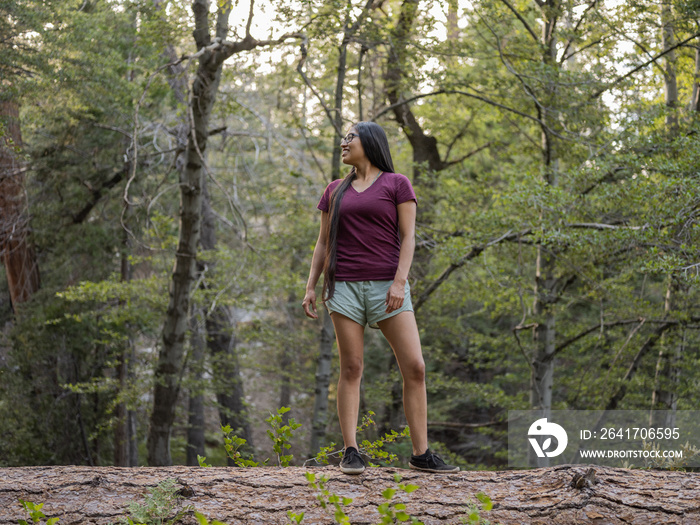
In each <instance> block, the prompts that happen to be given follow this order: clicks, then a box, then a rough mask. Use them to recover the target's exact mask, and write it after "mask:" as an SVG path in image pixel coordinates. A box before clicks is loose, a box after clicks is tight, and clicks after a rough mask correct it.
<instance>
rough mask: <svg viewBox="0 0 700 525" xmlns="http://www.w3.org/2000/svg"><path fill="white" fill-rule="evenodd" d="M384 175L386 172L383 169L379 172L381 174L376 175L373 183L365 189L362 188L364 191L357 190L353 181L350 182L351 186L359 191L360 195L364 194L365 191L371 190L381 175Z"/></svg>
mask: <svg viewBox="0 0 700 525" xmlns="http://www.w3.org/2000/svg"><path fill="white" fill-rule="evenodd" d="M383 175H384V172H383V171H380V172H379V175H377V176H376V177H375V179H374V180H373V181H372V183H371V184H370V185H369V186H367V187H366V188H365V189H364V190H362V191H357V190H356V189H355V186H353V185H352V183H350V187H351V188H352V190H353V191H354V192H355V193H357V194H358V195H362V194H363V193H366V192H367V190H369V189H370V188H371V187H372V186H374V184H375V183H376V182H377V181H378V180H379V178H380V177H381V176H383Z"/></svg>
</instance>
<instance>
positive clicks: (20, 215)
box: [0, 100, 40, 312]
mask: <svg viewBox="0 0 700 525" xmlns="http://www.w3.org/2000/svg"><path fill="white" fill-rule="evenodd" d="M0 122H1V124H2V126H3V127H4V128H5V138H4V139H1V140H0V214H1V215H0V258H1V259H2V264H3V265H4V266H5V273H6V276H7V286H8V289H9V291H10V300H11V302H12V308H13V310H14V311H15V312H16V311H17V306H18V305H19V304H20V303H23V302H25V301H27V300H29V298H30V297H31V296H32V294H34V292H36V291H37V290H38V289H39V286H40V280H39V266H38V263H37V260H36V256H35V254H34V250H33V249H32V247H31V245H30V243H29V216H28V214H27V211H26V210H27V203H26V198H25V193H24V174H23V171H22V162H21V160H20V155H19V154H18V153H17V151H16V150H18V149H19V148H20V147H21V146H22V136H21V132H20V122H19V107H18V105H17V104H16V103H15V102H14V101H12V100H3V101H0Z"/></svg>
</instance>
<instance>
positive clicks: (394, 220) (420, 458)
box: [302, 122, 459, 474]
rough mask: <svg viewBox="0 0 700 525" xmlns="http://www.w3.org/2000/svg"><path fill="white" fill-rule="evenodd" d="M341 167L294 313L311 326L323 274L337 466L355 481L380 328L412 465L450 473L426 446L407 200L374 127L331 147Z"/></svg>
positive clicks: (405, 185)
mask: <svg viewBox="0 0 700 525" xmlns="http://www.w3.org/2000/svg"><path fill="white" fill-rule="evenodd" d="M340 147H341V148H342V150H343V151H342V160H343V163H345V164H349V165H351V166H352V169H351V170H350V173H349V174H348V175H347V176H346V177H345V178H344V179H342V180H335V181H333V182H331V183H330V184H329V185H328V187H327V188H326V191H325V192H324V193H323V196H322V197H321V201H320V202H319V204H318V208H319V209H320V210H321V212H322V215H321V230H320V232H319V236H318V241H317V243H316V248H315V249H314V254H313V258H312V261H311V271H310V272H309V280H308V282H307V284H306V296H305V297H304V301H303V303H302V306H303V308H304V311H305V313H306V315H307V316H308V317H311V318H312V319H317V318H318V314H317V311H316V291H315V290H316V284H317V283H318V280H319V278H320V276H321V274H322V273H323V276H324V281H323V295H322V298H323V302H324V304H325V306H326V308H327V309H328V311H329V312H330V315H331V319H332V320H333V326H334V328H335V334H336V340H337V342H338V352H339V354H340V378H339V381H338V393H337V398H338V418H339V420H340V429H341V432H342V433H343V440H344V442H345V451H344V454H343V459H342V461H341V463H340V469H341V470H342V471H343V472H345V473H346V474H360V473H361V472H363V471H364V470H365V463H364V461H363V459H362V457H361V456H360V453H359V451H358V447H357V439H356V435H355V434H356V428H357V420H358V413H359V405H360V382H361V380H362V370H363V354H364V330H365V325H367V324H368V325H369V326H370V327H371V328H379V329H380V330H381V331H382V333H383V334H384V336H385V337H386V339H387V341H388V342H389V345H390V346H391V348H392V350H393V351H394V354H395V356H396V360H397V362H398V364H399V369H400V371H401V376H402V377H403V401H404V412H405V414H406V420H407V422H408V426H409V428H410V430H411V441H412V444H413V455H412V456H411V460H410V462H409V466H410V467H411V468H414V469H417V470H423V471H427V472H457V471H458V470H459V468H458V467H453V466H451V465H446V464H445V462H444V461H443V460H442V459H441V458H440V457H439V456H438V455H436V454H434V453H432V452H431V451H430V449H429V448H428V423H427V421H428V414H427V398H426V389H425V363H424V361H423V355H422V351H421V344H420V338H419V335H418V327H417V325H416V319H415V316H414V314H413V307H412V305H411V295H410V287H409V284H408V271H409V269H410V267H411V262H412V261H413V252H414V249H415V222H416V204H417V200H416V195H415V193H414V191H413V188H412V186H411V183H410V181H409V180H408V178H406V177H405V176H403V175H401V174H398V173H394V166H393V163H392V160H391V153H390V151H389V141H388V140H387V137H386V133H385V132H384V130H383V129H382V128H381V127H380V126H379V125H378V124H376V123H374V122H358V123H357V124H355V125H354V126H352V127H351V128H350V129H349V130H348V134H347V135H346V136H345V138H344V139H343V140H342V141H341V142H340Z"/></svg>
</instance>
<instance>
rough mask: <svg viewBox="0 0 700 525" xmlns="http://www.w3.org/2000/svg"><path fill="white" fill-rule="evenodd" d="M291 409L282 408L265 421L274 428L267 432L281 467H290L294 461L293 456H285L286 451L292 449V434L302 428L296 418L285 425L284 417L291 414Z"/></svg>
mask: <svg viewBox="0 0 700 525" xmlns="http://www.w3.org/2000/svg"><path fill="white" fill-rule="evenodd" d="M289 410H290V409H289V407H281V408H279V409H278V410H277V413H276V414H270V417H268V418H267V419H265V421H266V422H267V423H268V424H269V425H270V426H271V427H272V428H271V429H269V430H268V431H267V435H268V437H269V438H270V440H271V441H272V449H273V450H274V451H275V453H276V454H277V464H278V465H279V466H281V467H288V466H289V463H290V461H291V460H292V457H293V456H291V455H289V454H284V453H283V452H284V451H285V450H288V449H290V448H292V444H291V443H290V442H289V440H290V439H292V433H293V432H294V431H295V430H296V429H298V428H299V427H301V423H297V422H296V421H295V420H294V418H290V419H289V423H287V424H286V425H284V424H283V418H282V416H283V415H284V414H286V413H287V412H289Z"/></svg>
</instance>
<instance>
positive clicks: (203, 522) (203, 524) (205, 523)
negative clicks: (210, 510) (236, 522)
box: [194, 512, 226, 525]
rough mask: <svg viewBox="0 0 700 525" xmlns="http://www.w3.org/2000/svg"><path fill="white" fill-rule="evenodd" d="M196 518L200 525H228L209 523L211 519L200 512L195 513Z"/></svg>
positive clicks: (220, 522) (214, 521) (218, 522)
mask: <svg viewBox="0 0 700 525" xmlns="http://www.w3.org/2000/svg"><path fill="white" fill-rule="evenodd" d="M194 517H195V518H196V519H197V523H199V525H226V524H225V523H224V522H223V521H217V520H212V521H209V519H208V518H207V517H206V516H205V515H204V514H201V513H199V512H195V513H194Z"/></svg>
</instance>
